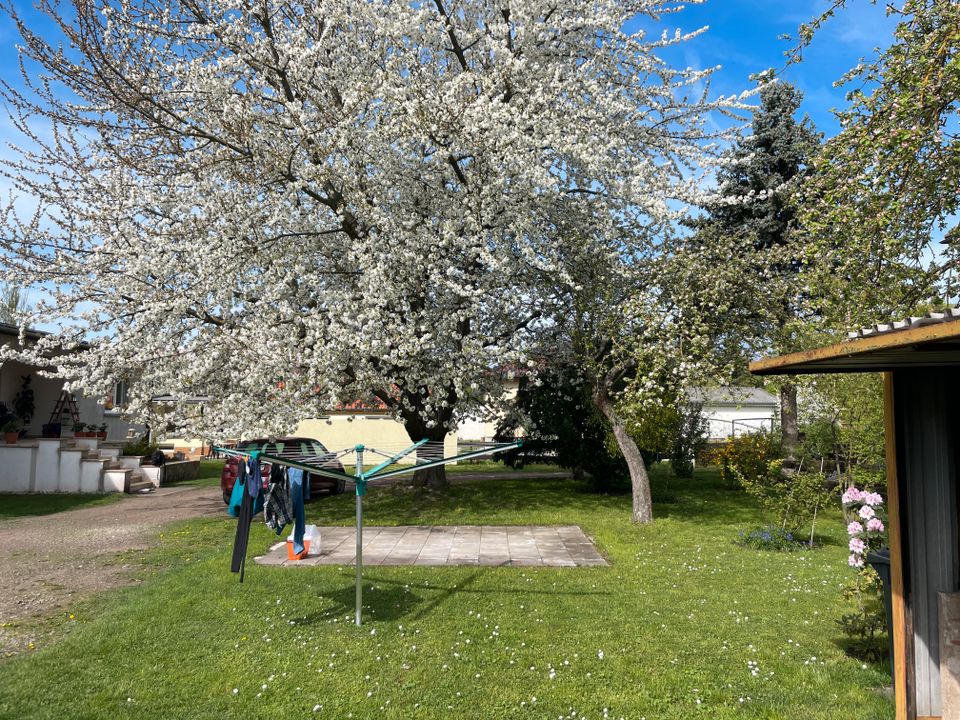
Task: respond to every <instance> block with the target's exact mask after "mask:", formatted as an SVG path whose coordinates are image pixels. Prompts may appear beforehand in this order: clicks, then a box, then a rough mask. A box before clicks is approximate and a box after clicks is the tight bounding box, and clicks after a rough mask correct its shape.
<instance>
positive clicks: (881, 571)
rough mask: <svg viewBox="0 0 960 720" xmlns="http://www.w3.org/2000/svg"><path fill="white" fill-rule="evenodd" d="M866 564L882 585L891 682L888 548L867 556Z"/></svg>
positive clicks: (891, 633) (891, 594)
mask: <svg viewBox="0 0 960 720" xmlns="http://www.w3.org/2000/svg"><path fill="white" fill-rule="evenodd" d="M867 562H868V563H870V566H871V567H872V568H873V569H874V570H876V571H877V575H879V576H880V582H882V583H883V609H884V610H886V611H887V642H888V650H889V652H890V680H891V682H892V681H893V590H892V588H891V586H890V548H880V549H879V550H877V551H876V552H872V553H868V554H867Z"/></svg>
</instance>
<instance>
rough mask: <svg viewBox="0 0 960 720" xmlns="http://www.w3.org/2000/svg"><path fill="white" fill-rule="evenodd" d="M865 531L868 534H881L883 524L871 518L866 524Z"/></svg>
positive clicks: (877, 519)
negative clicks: (867, 531) (868, 532)
mask: <svg viewBox="0 0 960 720" xmlns="http://www.w3.org/2000/svg"><path fill="white" fill-rule="evenodd" d="M867 530H869V531H870V532H883V522H882V521H881V520H880V518H878V517H872V518H870V520H869V521H868V522H867Z"/></svg>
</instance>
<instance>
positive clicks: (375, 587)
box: [302, 566, 611, 624]
mask: <svg viewBox="0 0 960 720" xmlns="http://www.w3.org/2000/svg"><path fill="white" fill-rule="evenodd" d="M423 567H426V566H423ZM496 569H497V568H496V567H495V566H490V567H486V566H485V567H482V568H480V567H478V568H477V569H476V570H474V571H473V572H471V573H470V574H469V575H468V576H467V577H466V578H464V579H462V580H458V581H457V582H456V583H442V584H437V583H430V585H429V586H419V585H418V586H417V588H416V591H414V590H413V589H412V588H411V587H410V583H409V581H406V580H394V579H392V578H386V577H377V576H375V575H366V576H364V579H363V617H364V618H365V619H368V620H385V621H392V620H398V619H400V618H409V619H411V620H422V619H423V618H425V617H427V616H429V615H430V614H431V613H432V612H433V611H434V610H436V609H437V608H438V607H440V606H441V605H443V604H444V603H445V602H446V601H447V600H449V599H450V598H451V597H453V596H454V595H456V594H458V593H467V594H474V595H477V594H479V595H500V594H510V595H550V596H560V595H578V596H587V595H591V596H594V595H595V596H598V597H609V596H610V595H611V593H610V592H608V591H605V590H591V591H580V590H578V591H564V590H553V589H551V590H531V589H530V588H528V587H521V586H519V585H518V586H516V587H504V586H500V587H496V588H477V587H474V585H475V584H476V582H477V580H478V579H479V578H480V577H481V576H483V575H484V574H485V573H487V572H493V571H496ZM521 569H529V568H521ZM421 593H429V594H430V596H429V597H427V596H426V595H424V594H421ZM319 597H321V598H324V599H326V600H329V601H330V602H331V603H332V604H333V608H332V609H328V610H326V611H325V612H315V613H311V614H309V615H307V616H305V617H304V619H303V621H302V622H305V623H307V624H316V623H319V622H325V621H327V620H329V619H330V618H331V617H343V616H344V615H347V614H350V615H352V614H353V612H354V611H355V609H356V586H355V585H354V584H352V583H351V584H350V585H347V586H345V587H342V588H339V589H336V590H330V591H326V592H321V593H319Z"/></svg>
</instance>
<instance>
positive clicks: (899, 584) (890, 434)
mask: <svg viewBox="0 0 960 720" xmlns="http://www.w3.org/2000/svg"><path fill="white" fill-rule="evenodd" d="M893 389H894V374H893V373H892V372H885V373H884V374H883V425H884V455H885V460H886V466H887V538H888V542H889V545H890V585H891V600H892V604H893V608H892V610H893V613H892V614H893V637H892V638H891V640H892V643H891V644H892V645H893V699H894V705H895V706H896V711H897V714H896V720H909V718H908V716H907V636H906V614H905V603H904V596H903V546H902V543H901V536H900V483H899V478H898V477H897V436H896V420H895V418H894V414H893V412H894V406H893ZM918 720H919V718H918Z"/></svg>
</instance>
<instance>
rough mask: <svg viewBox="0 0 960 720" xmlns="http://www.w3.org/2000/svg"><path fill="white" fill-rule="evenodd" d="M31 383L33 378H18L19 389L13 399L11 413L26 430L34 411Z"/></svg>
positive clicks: (25, 376) (27, 376) (28, 376)
mask: <svg viewBox="0 0 960 720" xmlns="http://www.w3.org/2000/svg"><path fill="white" fill-rule="evenodd" d="M32 382H33V376H31V375H21V376H20V389H19V390H18V391H17V394H16V395H15V396H14V398H13V411H14V412H15V413H16V414H17V417H18V418H20V420H22V421H23V427H24V428H26V427H27V426H28V425H29V424H30V420H32V419H33V411H34V410H35V409H36V408H35V406H34V403H33V388H32V387H30V384H31V383H32Z"/></svg>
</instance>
